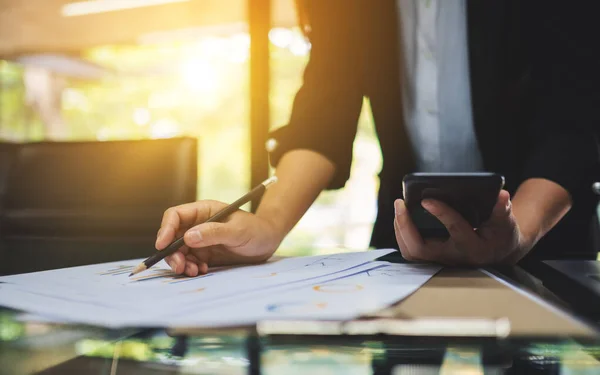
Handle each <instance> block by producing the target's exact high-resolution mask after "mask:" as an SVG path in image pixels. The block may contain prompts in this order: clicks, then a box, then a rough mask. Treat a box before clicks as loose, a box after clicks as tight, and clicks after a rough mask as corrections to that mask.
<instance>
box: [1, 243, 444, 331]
mask: <svg viewBox="0 0 600 375" xmlns="http://www.w3.org/2000/svg"><path fill="white" fill-rule="evenodd" d="M391 251H394V250H374V251H366V252H354V253H343V254H332V255H323V256H315V257H303V258H285V259H281V260H278V261H275V262H271V263H267V264H262V265H253V266H244V267H232V268H221V269H215V270H211V272H209V273H208V274H206V275H201V276H197V277H186V276H182V275H176V274H174V273H173V272H171V270H170V269H169V268H168V267H167V265H166V264H165V263H164V262H160V263H158V264H157V265H155V266H154V267H152V268H150V269H148V270H147V271H146V272H143V273H140V274H138V275H136V276H135V277H131V278H130V277H129V273H130V272H131V270H132V269H133V267H135V266H136V265H137V264H139V262H140V260H131V261H124V262H113V263H105V264H95V265H90V266H82V267H73V268H65V269H60V270H52V271H44V272H36V273H31V274H22V275H13V276H5V277H0V282H1V283H0V304H1V305H3V306H7V307H11V308H15V309H20V310H24V311H26V312H28V313H33V314H38V315H41V316H45V317H48V318H50V317H51V318H53V319H56V320H58V321H67V322H79V323H86V324H94V325H102V326H109V327H122V326H181V325H195V326H224V325H233V324H236V325H238V324H253V323H255V322H256V321H259V320H263V319H271V318H275V317H277V318H286V317H290V318H292V317H293V318H301V317H310V318H315V317H316V318H324V319H338V318H339V319H345V318H348V317H352V316H356V315H357V314H360V313H362V312H366V311H371V310H372V309H374V308H381V307H384V306H385V304H388V303H392V302H394V301H395V300H398V299H401V298H403V296H406V295H408V294H410V293H411V292H412V291H414V290H415V289H416V288H418V287H419V286H420V285H422V284H423V283H424V282H426V281H427V280H428V279H429V278H430V277H431V276H432V275H433V274H435V272H437V270H438V268H437V267H431V266H409V265H400V264H391V263H387V262H378V261H376V259H377V258H379V257H381V256H383V255H386V254H388V253H390V252H391ZM418 267H421V268H420V269H419V268H418ZM384 270H385V271H384ZM384 291H385V293H384ZM291 296H293V298H290V297H291Z"/></svg>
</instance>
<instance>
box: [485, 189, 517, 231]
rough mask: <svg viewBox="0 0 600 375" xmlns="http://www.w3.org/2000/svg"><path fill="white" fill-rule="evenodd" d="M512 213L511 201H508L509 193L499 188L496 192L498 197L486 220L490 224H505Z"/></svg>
mask: <svg viewBox="0 0 600 375" xmlns="http://www.w3.org/2000/svg"><path fill="white" fill-rule="evenodd" d="M511 215H512V203H511V201H510V194H509V192H508V191H506V190H500V193H499V194H498V199H497V201H496V204H495V205H494V208H493V209H492V213H491V215H490V218H489V219H488V222H489V223H490V224H496V225H498V224H505V223H508V219H509V218H510V216H511Z"/></svg>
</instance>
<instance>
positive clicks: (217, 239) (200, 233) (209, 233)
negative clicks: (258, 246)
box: [184, 222, 247, 248]
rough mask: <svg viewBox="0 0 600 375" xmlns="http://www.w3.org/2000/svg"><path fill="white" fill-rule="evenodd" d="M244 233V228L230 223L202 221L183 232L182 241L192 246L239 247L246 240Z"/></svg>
mask: <svg viewBox="0 0 600 375" xmlns="http://www.w3.org/2000/svg"><path fill="white" fill-rule="evenodd" d="M244 233H245V232H244V230H242V229H241V228H238V227H236V226H235V225H232V224H231V223H216V222H214V223H204V224H200V225H197V226H195V227H193V228H191V229H190V230H188V231H187V232H185V235H184V241H185V244H186V245H188V246H190V247H194V248H200V247H207V246H214V245H223V246H226V247H239V246H241V245H242V244H244V243H245V242H247V241H246V239H245V238H244V237H245V236H244Z"/></svg>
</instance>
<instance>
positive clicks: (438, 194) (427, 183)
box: [402, 172, 504, 239]
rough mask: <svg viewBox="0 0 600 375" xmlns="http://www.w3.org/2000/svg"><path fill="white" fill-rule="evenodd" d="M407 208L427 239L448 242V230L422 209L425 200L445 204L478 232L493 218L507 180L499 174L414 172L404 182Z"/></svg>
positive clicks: (420, 231)
mask: <svg viewBox="0 0 600 375" xmlns="http://www.w3.org/2000/svg"><path fill="white" fill-rule="evenodd" d="M402 185H403V191H404V202H405V204H406V208H407V210H408V213H409V215H410V217H411V220H412V221H413V222H414V224H415V226H416V227H417V229H418V230H419V233H420V234H421V236H422V237H423V238H438V239H446V238H448V237H449V234H448V231H447V230H446V227H444V225H443V224H442V223H441V222H440V221H439V220H438V219H437V218H436V217H435V216H433V215H432V214H430V213H429V212H428V211H427V210H425V209H424V208H423V206H421V201H422V200H423V199H435V200H438V201H441V202H443V203H445V204H447V205H448V206H450V207H451V208H453V209H454V210H456V211H457V212H458V213H459V214H461V216H462V217H463V218H465V220H466V221H467V222H468V223H469V224H470V225H471V226H473V229H477V228H479V227H480V226H481V224H483V223H484V222H485V221H486V220H487V219H488V218H489V217H490V215H491V213H492V210H493V208H494V205H495V204H496V200H497V199H498V194H499V193H500V190H501V189H502V188H503V187H504V177H503V176H501V175H499V174H496V173H486V172H482V173H413V174H408V175H406V176H405V177H404V179H403V181H402Z"/></svg>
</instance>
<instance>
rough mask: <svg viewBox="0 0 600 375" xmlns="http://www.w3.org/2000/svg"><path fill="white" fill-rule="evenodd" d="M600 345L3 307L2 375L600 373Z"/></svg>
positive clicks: (564, 340) (0, 314)
mask: <svg viewBox="0 0 600 375" xmlns="http://www.w3.org/2000/svg"><path fill="white" fill-rule="evenodd" d="M599 359H600V340H599V341H589V340H588V341H587V342H578V341H576V340H573V339H568V338H552V339H549V338H546V339H528V340H519V341H517V340H498V339H465V338H463V339H441V338H434V337H421V338H419V337H383V336H379V337H354V336H337V337H334V336H331V337H318V336H293V335H289V336H288V335H278V336H265V337H258V336H257V335H256V334H255V331H254V330H251V329H237V330H223V331H197V330H194V331H192V332H189V333H188V334H185V333H184V332H182V331H178V332H172V331H169V330H165V329H156V330H135V329H133V330H121V331H112V330H107V329H102V328H95V327H88V326H71V325H57V324H51V323H30V322H25V321H24V320H23V316H22V314H21V313H18V312H16V311H12V310H6V309H0V364H1V366H0V374H10V375H19V374H110V375H113V374H121V375H122V374H142V373H143V374H268V375H271V374H344V375H348V374H350V375H353V374H356V375H361V374H391V375H401V374H565V375H566V374H569V375H570V374H577V375H579V374H585V375H587V374H590V375H591V374H600V360H599Z"/></svg>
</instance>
